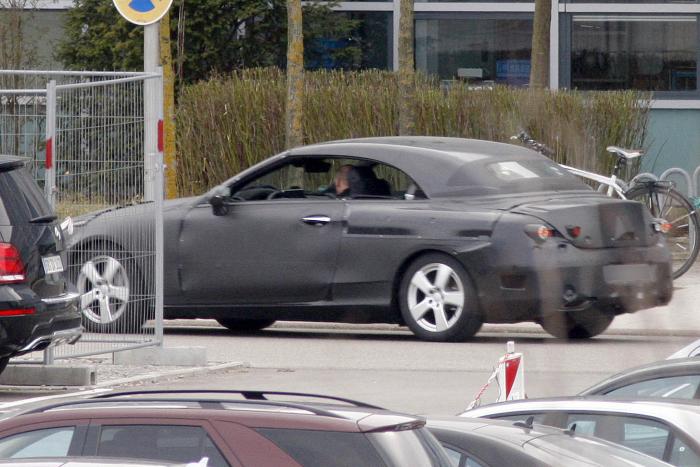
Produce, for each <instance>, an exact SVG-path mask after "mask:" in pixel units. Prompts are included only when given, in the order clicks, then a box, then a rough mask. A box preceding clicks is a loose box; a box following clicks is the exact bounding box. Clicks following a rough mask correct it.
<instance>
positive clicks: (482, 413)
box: [461, 397, 700, 467]
mask: <svg viewBox="0 0 700 467" xmlns="http://www.w3.org/2000/svg"><path fill="white" fill-rule="evenodd" d="M461 416H464V417H483V418H493V419H501V420H511V421H522V422H525V423H528V424H531V423H533V422H534V423H540V424H543V425H550V426H555V427H560V428H565V429H568V430H571V431H573V432H575V433H579V434H586V435H592V436H597V437H598V438H603V439H606V440H608V441H612V442H614V443H618V444H622V445H623V446H627V447H629V448H632V449H634V450H636V451H640V452H643V453H645V454H648V455H650V456H653V457H656V458H657V459H661V460H663V461H666V462H668V463H670V464H672V465H676V466H684V467H685V466H687V467H697V466H700V442H699V441H700V406H698V405H696V404H693V403H689V402H685V403H684V402H681V401H673V402H672V401H670V400H669V401H666V400H664V401H660V400H624V399H612V398H610V397H563V398H551V399H527V400H519V401H509V402H503V403H500V404H491V405H486V406H483V407H478V408H476V409H472V410H468V411H466V412H464V413H462V414H461Z"/></svg>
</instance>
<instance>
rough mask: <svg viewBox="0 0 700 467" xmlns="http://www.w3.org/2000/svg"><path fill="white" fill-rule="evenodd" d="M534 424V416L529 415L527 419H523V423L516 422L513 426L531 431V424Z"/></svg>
mask: <svg viewBox="0 0 700 467" xmlns="http://www.w3.org/2000/svg"><path fill="white" fill-rule="evenodd" d="M534 422H535V417H534V415H530V416H529V417H527V418H526V419H525V421H524V422H523V421H517V422H515V423H513V425H515V426H519V427H521V428H527V429H529V430H531V429H532V424H533V423H534Z"/></svg>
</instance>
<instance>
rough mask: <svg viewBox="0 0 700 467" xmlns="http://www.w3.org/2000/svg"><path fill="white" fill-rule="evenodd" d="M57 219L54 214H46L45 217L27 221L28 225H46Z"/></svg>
mask: <svg viewBox="0 0 700 467" xmlns="http://www.w3.org/2000/svg"><path fill="white" fill-rule="evenodd" d="M56 219H58V216H56V215H54V214H46V215H45V216H39V217H35V218H33V219H30V220H29V223H30V224H48V223H49V222H53V221H55V220H56Z"/></svg>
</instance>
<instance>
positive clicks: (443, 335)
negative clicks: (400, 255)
mask: <svg viewBox="0 0 700 467" xmlns="http://www.w3.org/2000/svg"><path fill="white" fill-rule="evenodd" d="M399 305H400V307H401V315H402V317H403V320H404V322H405V323H406V325H407V326H408V327H409V328H410V329H411V331H413V333H414V334H415V335H416V336H418V337H420V338H421V339H424V340H428V341H438V342H461V341H465V340H467V339H469V338H471V337H473V336H474V335H475V334H476V333H477V332H479V329H481V325H482V320H481V313H480V311H479V304H478V301H477V297H476V291H475V289H474V286H473V285H472V281H471V279H470V277H469V275H468V274H467V271H466V270H465V269H464V267H463V266H462V265H461V264H460V263H459V262H458V261H457V260H455V259H454V258H452V257H451V256H448V255H445V254H441V253H430V254H426V255H424V256H421V257H419V258H417V259H416V260H415V261H414V262H413V263H412V264H411V265H410V266H409V268H408V269H407V270H406V272H405V273H404V275H403V278H402V280H401V285H400V287H399Z"/></svg>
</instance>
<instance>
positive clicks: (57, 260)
mask: <svg viewBox="0 0 700 467" xmlns="http://www.w3.org/2000/svg"><path fill="white" fill-rule="evenodd" d="M41 262H42V263H43V264H44V272H45V273H46V274H54V273H56V272H63V261H61V257H60V256H43V257H42V258H41Z"/></svg>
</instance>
